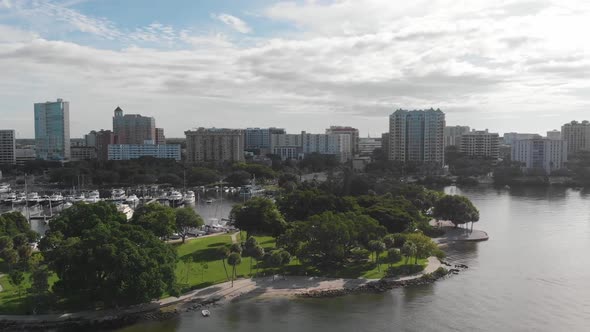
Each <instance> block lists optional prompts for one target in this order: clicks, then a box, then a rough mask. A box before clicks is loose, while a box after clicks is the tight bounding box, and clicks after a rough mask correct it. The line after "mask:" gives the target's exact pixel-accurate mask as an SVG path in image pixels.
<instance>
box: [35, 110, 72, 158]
mask: <svg viewBox="0 0 590 332" xmlns="http://www.w3.org/2000/svg"><path fill="white" fill-rule="evenodd" d="M35 151H36V155H37V159H42V160H55V161H64V160H69V159H70V103H69V102H67V101H63V100H62V99H57V101H53V102H52V101H48V102H45V103H36V104H35Z"/></svg>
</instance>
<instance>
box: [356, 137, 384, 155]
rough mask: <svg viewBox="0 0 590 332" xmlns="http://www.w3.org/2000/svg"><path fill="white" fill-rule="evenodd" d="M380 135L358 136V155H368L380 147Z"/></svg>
mask: <svg viewBox="0 0 590 332" xmlns="http://www.w3.org/2000/svg"><path fill="white" fill-rule="evenodd" d="M381 142H382V140H381V137H378V138H372V137H361V138H359V155H360V156H363V157H370V156H371V155H372V154H373V151H375V150H377V149H381V148H382V146H381Z"/></svg>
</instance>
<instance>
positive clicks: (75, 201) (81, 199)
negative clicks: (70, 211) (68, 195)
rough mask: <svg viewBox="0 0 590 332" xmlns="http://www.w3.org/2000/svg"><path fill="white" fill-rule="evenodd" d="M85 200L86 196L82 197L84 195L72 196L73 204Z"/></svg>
mask: <svg viewBox="0 0 590 332" xmlns="http://www.w3.org/2000/svg"><path fill="white" fill-rule="evenodd" d="M85 200H86V196H84V194H79V195H77V196H74V203H78V202H84V201H85Z"/></svg>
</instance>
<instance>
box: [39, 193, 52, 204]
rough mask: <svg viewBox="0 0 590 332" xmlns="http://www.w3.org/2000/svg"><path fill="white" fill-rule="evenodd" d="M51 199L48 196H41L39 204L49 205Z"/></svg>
mask: <svg viewBox="0 0 590 332" xmlns="http://www.w3.org/2000/svg"><path fill="white" fill-rule="evenodd" d="M49 203H51V202H50V197H49V196H48V195H43V196H39V204H49Z"/></svg>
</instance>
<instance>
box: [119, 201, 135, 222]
mask: <svg viewBox="0 0 590 332" xmlns="http://www.w3.org/2000/svg"><path fill="white" fill-rule="evenodd" d="M117 211H119V212H121V213H123V214H124V215H125V218H127V221H129V220H131V218H133V212H134V211H133V209H132V208H131V207H130V206H129V205H127V204H117Z"/></svg>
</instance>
